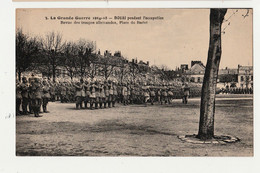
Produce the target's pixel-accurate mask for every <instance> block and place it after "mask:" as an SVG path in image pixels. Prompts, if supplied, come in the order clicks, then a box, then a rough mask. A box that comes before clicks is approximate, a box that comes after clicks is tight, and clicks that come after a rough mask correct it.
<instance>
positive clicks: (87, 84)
mask: <svg viewBox="0 0 260 173" xmlns="http://www.w3.org/2000/svg"><path fill="white" fill-rule="evenodd" d="M84 89H85V99H84V105H85V109H87V107H88V102H90V84H89V83H88V82H86V83H85V85H84Z"/></svg>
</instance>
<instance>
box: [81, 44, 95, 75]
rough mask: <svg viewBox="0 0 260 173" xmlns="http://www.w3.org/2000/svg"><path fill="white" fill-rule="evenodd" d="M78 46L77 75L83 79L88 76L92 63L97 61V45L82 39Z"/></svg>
mask: <svg viewBox="0 0 260 173" xmlns="http://www.w3.org/2000/svg"><path fill="white" fill-rule="evenodd" d="M76 46H77V61H76V67H77V68H76V69H77V74H79V76H80V77H81V78H83V77H84V76H86V75H88V74H87V72H88V71H89V68H90V63H91V61H93V59H95V55H94V51H95V44H94V42H92V41H87V40H85V39H80V40H78V41H77V43H76Z"/></svg>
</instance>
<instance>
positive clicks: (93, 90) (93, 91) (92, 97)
mask: <svg viewBox="0 0 260 173" xmlns="http://www.w3.org/2000/svg"><path fill="white" fill-rule="evenodd" d="M95 100H96V85H95V84H94V82H92V83H91V87H90V109H93V104H94V102H95Z"/></svg>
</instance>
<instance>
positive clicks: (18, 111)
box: [16, 80, 23, 115]
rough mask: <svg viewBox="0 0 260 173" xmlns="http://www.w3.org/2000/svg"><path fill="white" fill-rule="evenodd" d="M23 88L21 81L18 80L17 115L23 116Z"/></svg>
mask: <svg viewBox="0 0 260 173" xmlns="http://www.w3.org/2000/svg"><path fill="white" fill-rule="evenodd" d="M22 98H23V97H22V88H21V84H20V82H19V80H16V115H21V111H20V107H21V103H22Z"/></svg>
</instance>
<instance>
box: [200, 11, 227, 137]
mask: <svg viewBox="0 0 260 173" xmlns="http://www.w3.org/2000/svg"><path fill="white" fill-rule="evenodd" d="M226 12H227V9H211V10H210V42H209V50H208V60H207V65H206V70H205V75H204V80H203V86H202V94H201V104H200V122H199V132H198V138H200V139H203V140H205V139H211V138H213V137H214V115H215V97H216V84H217V78H218V70H219V63H220V58H221V52H222V50H221V26H222V23H223V20H224V16H225V14H226Z"/></svg>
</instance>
